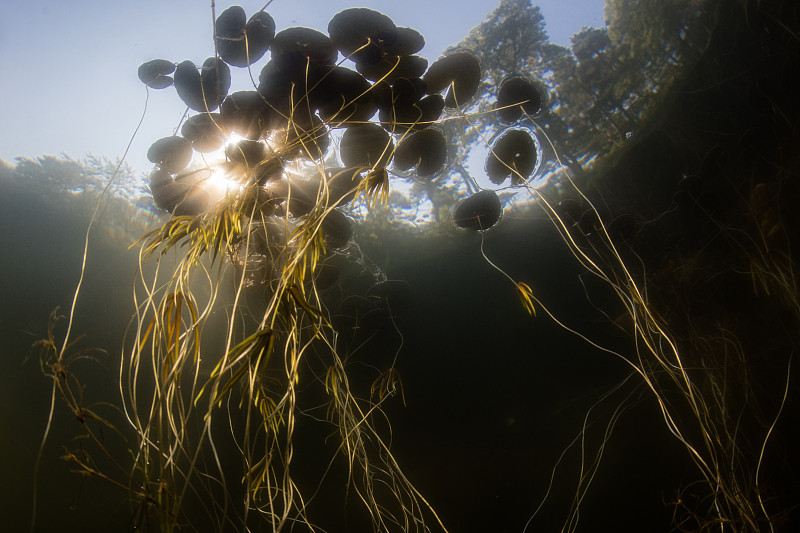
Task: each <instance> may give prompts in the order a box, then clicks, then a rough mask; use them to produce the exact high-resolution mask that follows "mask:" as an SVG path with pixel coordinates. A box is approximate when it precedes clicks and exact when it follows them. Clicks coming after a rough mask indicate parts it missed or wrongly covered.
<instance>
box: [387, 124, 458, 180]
mask: <svg viewBox="0 0 800 533" xmlns="http://www.w3.org/2000/svg"><path fill="white" fill-rule="evenodd" d="M446 161H447V141H446V140H445V138H444V134H443V133H442V132H441V130H439V129H437V128H428V129H425V130H422V131H418V132H415V133H412V134H411V135H409V136H408V137H406V138H405V139H403V141H402V142H400V144H398V145H397V150H395V153H394V166H395V167H396V168H397V169H399V170H403V171H405V170H410V169H411V168H414V167H416V174H417V176H418V177H420V178H430V177H432V176H433V175H435V174H436V173H437V172H439V171H440V170H442V168H444V164H445V162H446Z"/></svg>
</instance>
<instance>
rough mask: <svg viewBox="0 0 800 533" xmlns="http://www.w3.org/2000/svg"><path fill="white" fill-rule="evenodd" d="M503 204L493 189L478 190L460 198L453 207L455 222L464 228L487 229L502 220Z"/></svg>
mask: <svg viewBox="0 0 800 533" xmlns="http://www.w3.org/2000/svg"><path fill="white" fill-rule="evenodd" d="M502 213H503V206H502V204H501V203H500V198H499V197H498V196H497V193H496V192H494V191H492V190H486V191H480V192H476V193H475V194H473V195H470V196H468V197H467V198H464V199H463V200H460V201H459V202H458V203H457V204H456V206H455V208H454V209H453V222H455V224H456V226H458V227H459V228H464V229H474V230H479V231H485V230H487V229H489V228H491V227H492V226H494V225H495V224H497V221H498V220H500V215H501V214H502Z"/></svg>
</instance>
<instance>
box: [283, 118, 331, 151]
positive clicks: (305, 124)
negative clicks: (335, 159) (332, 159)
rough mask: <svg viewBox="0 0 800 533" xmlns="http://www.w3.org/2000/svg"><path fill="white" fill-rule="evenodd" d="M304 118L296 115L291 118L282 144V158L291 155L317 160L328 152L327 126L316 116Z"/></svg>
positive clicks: (328, 136) (328, 137) (329, 140)
mask: <svg viewBox="0 0 800 533" xmlns="http://www.w3.org/2000/svg"><path fill="white" fill-rule="evenodd" d="M306 116H307V115H300V114H299V113H298V114H295V115H294V116H293V117H292V121H291V122H290V124H289V126H288V128H287V129H286V135H285V137H284V142H283V143H282V152H281V153H282V154H283V155H284V157H287V156H289V155H293V156H301V157H305V158H307V159H313V160H319V159H322V158H323V157H324V156H325V153H326V152H327V151H328V147H329V146H330V144H331V138H330V134H329V132H328V128H327V126H325V123H324V122H322V119H320V118H319V117H318V116H316V115H312V116H311V117H310V118H305V117H306ZM301 117H303V118H301Z"/></svg>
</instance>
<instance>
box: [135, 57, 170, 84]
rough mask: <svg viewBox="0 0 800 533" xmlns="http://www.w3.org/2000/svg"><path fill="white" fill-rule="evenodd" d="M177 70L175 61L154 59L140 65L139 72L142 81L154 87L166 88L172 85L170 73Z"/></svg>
mask: <svg viewBox="0 0 800 533" xmlns="http://www.w3.org/2000/svg"><path fill="white" fill-rule="evenodd" d="M173 72H175V63H173V62H172V61H168V60H166V59H153V60H151V61H147V62H146V63H142V64H141V65H139V70H138V72H137V74H138V75H139V79H140V80H142V83H144V84H145V85H147V86H148V87H150V88H152V89H166V88H167V87H169V86H170V85H172V77H171V76H170V74H172V73H173Z"/></svg>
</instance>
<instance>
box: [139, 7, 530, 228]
mask: <svg viewBox="0 0 800 533" xmlns="http://www.w3.org/2000/svg"><path fill="white" fill-rule="evenodd" d="M275 30H276V28H275V22H274V20H273V19H272V17H271V16H270V15H269V14H268V13H267V12H265V11H259V12H257V13H255V14H254V15H252V16H251V17H250V18H249V20H248V19H247V18H246V14H245V11H244V9H243V8H242V7H240V6H233V7H230V8H228V9H226V10H225V11H223V12H222V13H221V14H220V15H219V17H218V18H217V20H216V24H215V31H216V33H215V37H216V53H215V55H214V56H212V57H209V58H208V59H206V60H205V61H204V62H203V64H202V66H200V67H199V68H198V67H197V66H196V65H195V64H194V63H192V62H191V61H183V62H181V63H178V64H177V65H176V64H175V63H173V62H172V61H169V60H165V59H155V60H152V61H148V62H146V63H144V64H142V65H141V66H140V67H139V72H138V73H139V78H140V79H141V80H142V82H144V83H145V84H146V85H148V86H149V87H151V88H154V89H164V88H167V87H169V86H174V87H175V89H176V91H177V93H178V96H179V97H180V99H181V100H182V101H183V102H184V103H185V104H186V105H187V106H188V107H189V109H191V110H193V111H196V112H197V113H196V114H194V115H192V116H189V117H188V119H187V120H186V121H185V122H184V123H183V125H182V127H181V130H180V135H175V136H170V137H164V138H162V139H159V140H157V141H156V142H155V143H153V144H152V146H151V147H150V149H149V150H148V153H147V156H148V159H149V160H150V161H151V162H153V163H155V165H156V168H155V170H154V171H153V172H152V174H151V176H150V188H151V191H152V193H153V197H154V201H155V204H156V205H157V206H158V207H160V208H162V209H165V210H166V211H169V212H170V213H173V214H175V215H200V214H202V213H204V212H206V211H208V210H209V209H210V208H211V207H212V206H213V205H214V204H215V202H217V201H218V200H219V199H220V198H221V197H222V196H223V195H224V194H225V193H226V192H225V191H226V187H228V185H229V184H231V183H235V184H237V186H240V187H243V188H245V189H247V190H248V191H249V192H248V193H247V194H249V195H250V197H251V201H250V202H248V203H247V204H246V205H248V206H251V207H252V205H253V203H252V202H253V201H255V202H256V205H257V206H258V208H259V210H260V211H261V213H260V214H261V215H262V216H285V215H286V214H289V215H290V216H291V217H301V216H303V215H306V214H307V213H309V212H310V211H311V210H312V209H314V208H315V207H318V206H320V204H322V206H323V207H326V208H329V210H330V212H331V213H336V212H337V211H336V210H335V209H336V208H338V207H342V206H345V205H347V204H348V203H349V202H351V201H352V200H353V199H354V198H355V197H356V194H357V192H359V191H363V192H364V195H365V198H366V199H367V200H368V203H369V202H370V201H377V200H379V199H382V200H383V201H384V202H385V201H386V198H387V197H388V190H389V176H390V175H394V176H402V177H405V178H413V179H416V180H421V181H429V180H432V179H435V178H436V177H437V176H440V175H441V174H442V173H444V172H445V171H446V167H447V160H448V144H447V141H446V137H445V134H444V133H443V130H442V129H441V128H440V127H439V126H437V121H440V119H441V117H442V115H443V113H445V110H457V109H459V108H463V107H464V106H465V105H467V104H469V103H470V101H471V100H474V98H475V95H476V93H477V92H478V89H479V86H480V83H481V79H482V71H481V65H480V61H479V60H478V58H477V57H476V56H475V54H473V53H472V52H470V51H467V50H457V51H454V52H452V53H449V54H447V55H445V56H443V57H441V58H439V59H438V60H436V61H434V62H433V63H432V64H431V65H428V61H427V60H426V59H425V58H423V57H421V56H419V55H416V54H417V52H419V51H420V50H421V49H422V47H423V46H424V44H425V40H424V38H423V36H422V35H421V34H420V33H419V32H417V31H416V30H414V29H412V28H407V27H399V26H396V25H395V23H394V22H393V21H392V20H391V19H390V18H389V17H387V16H386V15H384V14H382V13H379V12H377V11H374V10H371V9H367V8H352V9H346V10H344V11H342V12H340V13H338V14H337V15H335V16H334V17H333V18H332V19H331V21H330V23H329V24H328V35H325V34H324V33H322V32H319V31H317V30H313V29H309V28H302V27H293V28H287V29H284V30H282V31H279V32H277V33H276V31H275ZM267 51H269V52H270V54H269V55H270V58H269V61H268V62H267V63H266V64H265V65H264V66H263V68H262V69H261V72H260V75H259V77H258V85H257V87H255V88H254V89H253V90H244V91H237V92H233V93H229V89H230V86H231V71H230V67H237V68H250V67H251V66H252V65H253V64H254V63H255V62H256V61H258V60H259V59H261V58H262V57H263V56H264V55H265V54H266V53H267ZM345 59H346V60H349V61H352V62H353V63H354V66H355V68H354V69H351V68H348V67H346V66H343V65H342V63H343V62H344V60H345ZM544 100H545V98H544V95H543V91H542V88H541V86H540V85H539V84H537V83H534V82H532V81H531V80H529V79H528V78H526V77H525V76H522V75H512V76H509V77H508V78H507V79H506V80H504V81H503V83H502V84H501V86H500V88H499V91H498V98H497V118H498V121H499V122H500V123H501V124H505V125H513V124H514V123H515V122H516V121H518V120H519V119H520V117H521V116H522V115H523V114H527V115H531V116H532V115H535V114H537V113H539V112H540V111H541V109H542V107H543V104H544ZM376 115H377V120H376ZM337 129H341V130H343V131H342V132H338V133H337V134H336V135H335V136H334V138H336V139H337V142H332V140H331V139H332V130H337ZM334 145H338V154H331V150H332V149H334V150H335V148H336V147H335V146H334ZM195 154H199V156H201V157H196V156H195ZM331 155H333V157H330V156H331ZM214 158H216V161H214ZM193 161H194V162H193ZM198 161H202V162H201V163H198ZM331 161H335V162H336V163H337V164H336V165H332V164H331ZM323 162H324V163H323ZM298 163H299V165H298ZM536 163H537V149H536V144H535V142H534V139H533V138H532V137H531V134H530V133H529V132H528V131H527V130H524V129H513V128H509V129H508V130H507V131H505V132H504V133H503V134H502V135H500V136H499V137H498V138H497V140H496V141H495V142H494V144H493V146H492V149H491V150H490V152H489V155H488V159H487V161H486V173H487V174H488V176H489V179H490V180H491V181H492V182H493V183H495V184H498V185H499V184H502V183H503V182H504V181H505V180H506V179H509V178H510V179H511V181H512V184H514V185H516V184H519V182H520V181H521V180H525V179H527V178H528V177H530V176H531V174H532V173H533V171H534V168H535V167H536ZM298 169H301V170H298ZM217 175H222V176H224V177H225V180H217V179H213V178H214V177H215V176H217ZM226 183H227V184H228V185H225V184H226ZM228 188H229V187H228ZM501 211H502V208H501V203H500V201H499V199H498V198H497V195H496V194H495V193H494V191H482V192H480V193H478V194H476V195H473V196H470V197H468V198H465V199H464V200H462V201H461V202H460V203H459V204H458V205H457V206H456V208H455V209H454V211H453V218H454V221H455V223H456V225H457V226H459V227H462V228H474V229H479V230H484V229H487V228H488V227H491V226H492V225H494V224H495V223H496V222H497V220H499V218H500V214H501ZM334 216H336V215H334ZM343 219H344V216H342V217H340V223H339V224H337V227H339V228H346V227H347V224H345V223H344V222H343ZM326 237H329V236H328V235H326ZM347 238H348V237H347V235H344V236H339V238H337V239H336V240H338V241H343V242H346V240H347Z"/></svg>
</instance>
